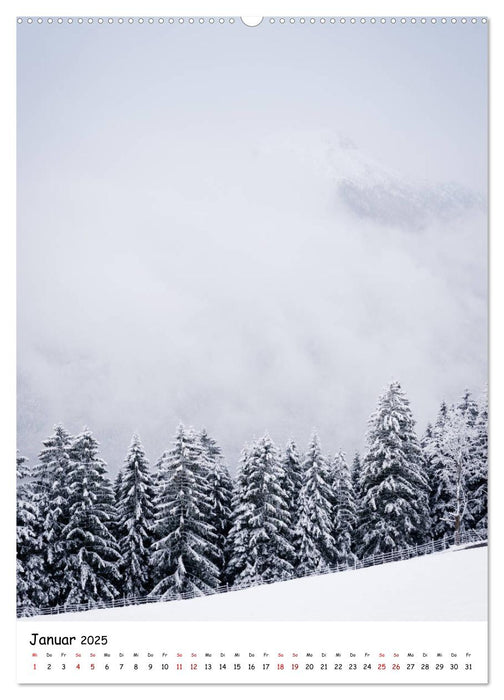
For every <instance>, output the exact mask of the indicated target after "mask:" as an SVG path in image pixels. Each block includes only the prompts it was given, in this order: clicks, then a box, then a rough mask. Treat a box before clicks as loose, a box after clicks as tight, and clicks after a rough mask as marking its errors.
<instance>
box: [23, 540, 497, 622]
mask: <svg viewBox="0 0 504 700" xmlns="http://www.w3.org/2000/svg"><path fill="white" fill-rule="evenodd" d="M486 618H487V548H486V547H478V548H476V549H466V550H462V551H449V552H442V553H439V554H431V555H429V556H424V557H418V558H415V559H410V560H408V561H402V562H396V563H393V564H384V565H381V566H375V567H372V568H368V569H360V570H357V571H345V572H342V573H337V574H327V575H324V576H312V577H309V578H302V579H296V580H293V581H286V582H283V583H274V584H271V585H269V586H257V587H255V588H249V589H247V590H243V591H236V592H232V593H222V594H220V595H214V596H209V597H205V598H194V599H192V600H182V601H172V602H168V603H151V604H149V605H138V606H130V607H126V608H115V609H108V610H94V611H90V612H82V613H68V614H64V615H58V618H57V619H58V620H62V621H63V620H97V621H99V620H102V621H105V620H118V621H119V620H137V621H142V620H151V621H156V620H157V621H161V620H221V621H226V620H255V621H258V620H313V621H316V620H485V619H486ZM32 619H33V618H32ZM39 619H40V618H39ZM45 619H47V618H45Z"/></svg>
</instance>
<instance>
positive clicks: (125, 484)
mask: <svg viewBox="0 0 504 700" xmlns="http://www.w3.org/2000/svg"><path fill="white" fill-rule="evenodd" d="M16 21H17V138H18V143H17V149H18V150H17V192H18V209H17V251H18V253H17V289H18V295H17V333H18V344H17V387H18V391H17V409H18V417H17V447H18V450H17V461H16V462H17V463H16V485H17V487H16V491H17V493H16V516H17V519H16V537H17V542H16V553H17V561H16V566H17V578H16V581H17V623H16V624H17V642H16V643H17V680H18V683H19V684H118V683H121V684H201V685H205V684H254V683H257V684H459V685H466V684H467V685H469V684H486V683H487V682H488V649H487V635H488V629H487V587H488V582H487V578H488V568H487V533H488V519H487V499H488V489H487V481H488V386H487V381H488V379H487V375H488V366H487V315H488V293H487V281H488V279H487V247H488V246H487V196H488V193H487V185H488V183H487V167H488V155H487V137H488V133H487V119H488V113H487V112H488V94H487V80H488V65H487V61H488V59H487V50H488V29H489V21H488V19H487V18H486V17H481V16H428V17H427V16H425V17H424V16H409V15H408V16H384V15H376V16H344V17H340V16H323V17H322V16H308V15H306V16H297V15H295V16H290V15H289V16H287V15H286V16H271V17H270V16H265V17H240V16H236V17H232V16H220V15H208V16H147V15H135V16H133V15H131V16H130V15H117V16H116V15H114V16H109V15H102V16H98V15H93V16H66V15H65V16H57V15H51V16H48V15H40V16H38V15H37V16H35V15H33V16H25V15H23V16H19V17H18V18H17V20H16ZM13 468H14V467H13Z"/></svg>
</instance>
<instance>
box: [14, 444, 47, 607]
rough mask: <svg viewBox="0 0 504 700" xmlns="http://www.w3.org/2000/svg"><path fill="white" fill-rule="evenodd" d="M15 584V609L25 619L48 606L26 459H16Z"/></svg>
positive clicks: (31, 480)
mask: <svg viewBox="0 0 504 700" xmlns="http://www.w3.org/2000/svg"><path fill="white" fill-rule="evenodd" d="M16 496H17V500H16V581H17V595H16V598H17V605H18V606H20V607H22V613H23V614H24V615H29V614H35V613H36V612H37V609H38V608H39V607H40V606H41V605H46V604H47V594H46V587H45V581H44V559H43V556H42V529H41V527H40V519H39V513H38V508H37V500H36V497H35V492H34V489H33V479H32V474H31V470H30V469H29V467H28V464H27V459H26V457H23V456H21V455H20V454H19V452H18V453H17V457H16Z"/></svg>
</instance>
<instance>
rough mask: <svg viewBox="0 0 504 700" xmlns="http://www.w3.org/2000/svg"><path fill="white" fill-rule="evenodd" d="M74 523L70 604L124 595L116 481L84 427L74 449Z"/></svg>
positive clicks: (69, 549)
mask: <svg viewBox="0 0 504 700" xmlns="http://www.w3.org/2000/svg"><path fill="white" fill-rule="evenodd" d="M69 457H70V469H69V522H68V524H67V525H66V526H65V528H64V529H63V537H64V538H65V540H66V546H65V558H64V564H63V571H64V579H65V592H64V599H65V602H67V603H91V604H96V603H104V602H107V601H110V600H111V599H113V598H115V597H116V596H117V595H118V594H119V590H118V587H119V585H120V584H119V581H120V574H119V571H118V564H119V560H120V554H119V550H118V545H117V542H116V540H115V538H114V536H113V534H112V532H111V527H112V525H113V523H114V520H115V518H116V512H115V508H114V506H113V495H112V485H111V483H110V481H109V479H108V477H107V473H106V465H105V462H104V461H103V460H102V459H101V458H100V457H99V455H98V442H97V441H96V439H95V438H94V437H93V435H92V433H91V432H90V431H89V430H87V429H86V430H84V432H82V433H81V434H80V435H78V436H77V437H76V438H75V440H74V442H73V443H72V445H71V447H70V450H69Z"/></svg>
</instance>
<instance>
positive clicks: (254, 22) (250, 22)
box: [240, 17, 263, 27]
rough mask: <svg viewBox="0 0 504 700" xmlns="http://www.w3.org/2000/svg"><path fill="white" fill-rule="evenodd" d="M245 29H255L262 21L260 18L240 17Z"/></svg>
mask: <svg viewBox="0 0 504 700" xmlns="http://www.w3.org/2000/svg"><path fill="white" fill-rule="evenodd" d="M240 19H241V21H242V22H243V24H245V25H246V26H247V27H257V26H258V25H259V24H261V22H262V21H263V18H262V17H240Z"/></svg>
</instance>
